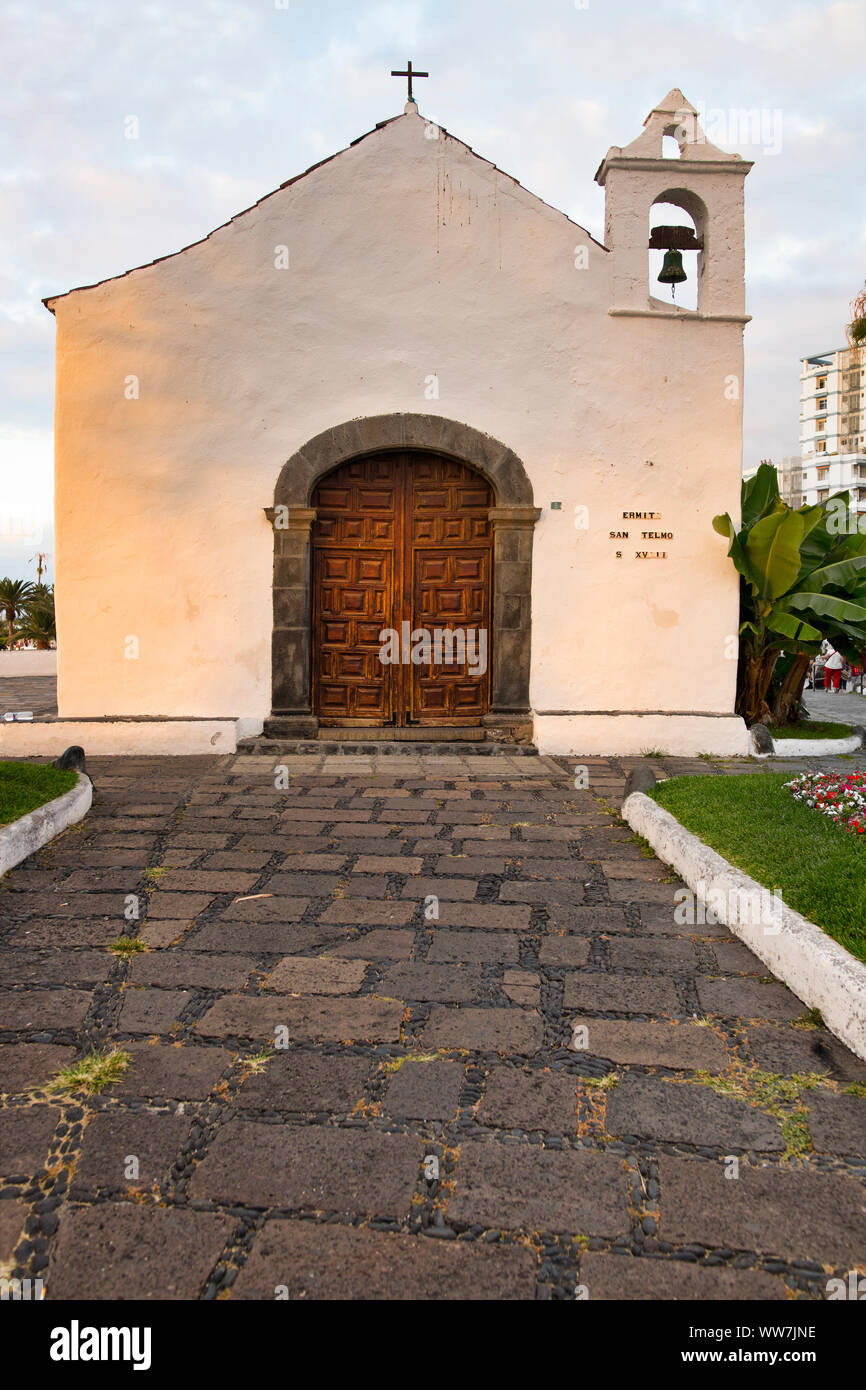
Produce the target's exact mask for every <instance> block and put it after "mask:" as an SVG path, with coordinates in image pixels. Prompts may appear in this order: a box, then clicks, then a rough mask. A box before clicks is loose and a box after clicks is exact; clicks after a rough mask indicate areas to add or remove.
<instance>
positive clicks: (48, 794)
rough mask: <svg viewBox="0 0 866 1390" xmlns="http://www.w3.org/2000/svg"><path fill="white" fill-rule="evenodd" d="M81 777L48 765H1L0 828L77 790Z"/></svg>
mask: <svg viewBox="0 0 866 1390" xmlns="http://www.w3.org/2000/svg"><path fill="white" fill-rule="evenodd" d="M77 777H78V774H77V773H75V772H61V771H60V769H59V768H57V767H51V766H50V764H46V763H0V825H8V824H9V822H10V821H13V820H18V819H19V818H20V817H21V816H26V815H27V812H28V811H35V810H36V808H37V806H44V805H45V802H46V801H53V800H54V798H55V797H56V796H62V795H63V793H64V792H68V791H69V790H70V789H71V788H72V787H74V786H75V783H76V780H77Z"/></svg>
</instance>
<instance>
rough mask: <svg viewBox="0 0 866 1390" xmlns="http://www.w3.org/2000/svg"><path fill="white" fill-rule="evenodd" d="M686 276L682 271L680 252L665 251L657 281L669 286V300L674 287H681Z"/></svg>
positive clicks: (672, 295) (674, 289)
mask: <svg viewBox="0 0 866 1390" xmlns="http://www.w3.org/2000/svg"><path fill="white" fill-rule="evenodd" d="M688 278H689V277H688V275H686V272H685V271H684V270H683V255H682V252H681V251H666V252H665V259H664V264H663V266H662V268H661V270H660V271H659V281H660V282H661V284H663V285H670V287H671V298H672V299H673V297H674V295H675V293H676V286H677V285H681V284H682V283H683V281H684V280H688Z"/></svg>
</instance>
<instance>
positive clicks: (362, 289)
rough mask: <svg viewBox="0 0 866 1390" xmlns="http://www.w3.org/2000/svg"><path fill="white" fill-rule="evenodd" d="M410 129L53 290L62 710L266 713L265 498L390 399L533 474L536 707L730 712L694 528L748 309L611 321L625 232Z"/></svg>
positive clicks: (714, 498)
mask: <svg viewBox="0 0 866 1390" xmlns="http://www.w3.org/2000/svg"><path fill="white" fill-rule="evenodd" d="M427 134H428V132H427V127H426V123H425V121H424V120H423V119H422V118H421V117H420V116H418V115H416V114H411V113H410V114H406V115H404V116H403V117H401V118H399V119H397V120H395V121H393V122H392V123H390V124H389V125H387V126H385V127H384V128H382V129H380V130H377V131H376V132H374V133H373V134H371V135H370V136H369V137H368V138H367V139H365V140H363V141H361V142H360V143H358V144H357V145H355V146H352V147H350V148H349V149H348V150H347V151H345V152H344V153H342V154H341V155H340V156H339V157H338V158H337V159H335V160H333V161H331V162H329V163H327V164H326V165H324V166H323V167H321V168H319V169H317V170H315V171H313V172H311V173H310V174H308V175H307V176H306V177H304V178H302V179H301V180H299V181H298V182H295V183H294V184H292V185H290V186H288V187H286V188H284V189H282V190H280V191H278V192H277V193H276V194H274V195H272V196H270V197H268V198H266V199H264V200H263V201H262V202H261V203H259V204H258V205H257V206H256V207H254V208H253V209H251V210H250V211H248V212H247V213H245V214H243V215H242V216H241V217H240V218H238V219H236V220H234V221H233V222H231V223H229V224H228V225H227V226H225V227H223V228H221V229H219V230H217V231H216V232H214V233H213V234H212V235H211V236H210V237H209V238H207V239H206V240H205V241H204V242H202V243H199V244H198V245H195V246H192V247H190V248H188V249H187V250H185V251H184V252H183V253H182V254H180V255H177V256H174V257H170V258H168V259H166V260H164V261H162V262H160V263H158V264H155V265H153V266H149V267H144V268H142V269H139V270H136V271H134V272H132V273H130V274H129V275H127V276H125V277H122V278H119V279H116V280H112V281H109V282H106V283H104V284H102V285H98V286H95V287H93V288H89V289H84V290H79V291H76V292H74V293H72V294H70V295H68V296H64V297H61V298H58V299H56V300H54V301H52V307H53V308H54V310H55V312H56V317H57V337H58V351H57V415H56V422H57V423H56V442H57V460H56V521H57V540H56V573H57V580H56V592H57V616H58V630H59V632H60V634H61V638H62V646H61V651H60V661H59V692H58V693H59V710H60V715H61V716H65V717H75V716H88V715H102V714H107V715H142V714H146V715H166V716H199V717H209V718H213V717H227V716H236V717H244V718H247V719H260V718H261V717H262V716H264V715H265V714H267V713H268V711H269V709H270V637H271V626H272V610H271V582H272V555H273V545H272V536H271V532H270V528H269V525H268V523H267V521H266V519H265V517H264V515H263V511H262V509H263V507H265V506H268V505H270V504H271V503H272V500H273V490H274V484H275V482H276V479H277V476H278V474H279V472H280V468H281V466H282V464H283V463H284V461H285V460H286V459H287V458H288V457H289V456H290V455H291V454H292V453H294V452H295V450H297V449H299V448H300V447H301V446H302V445H303V444H304V442H305V441H306V440H308V439H310V438H311V437H312V436H314V435H316V434H318V433H319V432H320V431H322V430H324V429H327V428H328V427H330V426H333V425H335V424H339V423H341V422H342V421H345V420H348V419H352V418H354V417H357V416H365V415H381V414H387V413H390V412H395V411H409V412H418V413H424V414H429V413H441V414H442V415H444V416H447V417H448V418H449V419H452V420H456V421H460V422H462V423H466V424H468V425H471V426H473V427H475V428H476V429H480V430H483V431H486V432H488V433H489V434H492V435H493V436H495V437H496V438H497V439H499V440H501V441H502V442H503V443H504V444H506V445H507V446H508V447H509V448H511V449H512V450H513V451H514V452H515V453H516V454H517V455H518V456H519V457H520V458H521V459H522V460H523V462H524V464H525V466H526V469H527V472H528V474H529V476H530V479H531V481H532V485H533V488H534V491H535V502H536V505H538V506H539V507H541V508H543V509H544V510H543V514H542V517H541V519H540V521H539V522H538V525H537V527H536V532H535V552H534V575H533V616H532V621H533V633H532V677H531V699H532V704H533V707H534V708H535V709H536V710H537V711H539V712H540V713H541V712H543V713H544V715H545V717H547V716H548V715H551V714H553V713H555V712H559V711H565V712H572V713H573V712H581V711H598V710H605V709H611V710H622V711H642V710H648V711H693V712H707V713H724V712H729V711H731V710H732V708H733V699H734V684H735V673H736V661H735V660H733V659H731V657H730V647H728V651H727V654H726V643H728V642H729V639H730V637H731V636H732V634H735V633H736V630H737V609H738V592H737V581H736V576H735V573H734V571H733V568H732V566H731V565H730V562H729V561H728V560H727V559H726V557H725V546H724V544H723V543H722V542H721V540H720V539H719V538H718V537H717V536H716V535H715V534H714V532H713V531H712V529H711V519H712V517H713V515H714V514H715V513H716V512H719V511H730V512H731V513H733V514H736V513H737V511H738V507H739V488H740V466H741V453H740V439H741V403H740V401H739V399H734V400H732V399H730V398H729V394H726V391H725V382H726V379H727V378H728V377H729V376H730V375H731V374H734V375H736V376H737V377H738V379H739V380H740V381H741V380H742V325H741V323H738V322H729V321H707V320H705V319H701V318H698V317H695V316H692V317H687V318H672V317H659V316H658V313H657V311H656V312H654V313H653V314H652V315H651V316H648V317H647V316H645V317H631V316H611V315H610V314H609V312H608V311H609V309H611V308H613V307H616V305H615V296H614V271H615V261H616V257H617V255H625V254H626V253H628V254H629V255H631V250H630V249H629V248H628V247H626V246H624V245H619V244H618V242H617V228H616V225H614V226H613V227H610V226H609V229H608V234H609V236H611V239H612V244H613V245H614V247H615V250H614V251H613V252H609V251H606V250H605V249H603V248H601V247H599V246H598V245H597V244H596V243H594V242H593V241H592V240H591V238H590V237H589V236H588V235H587V234H586V233H585V232H583V231H582V230H581V229H580V228H578V227H576V226H575V225H574V224H573V223H572V222H570V221H569V220H568V219H567V218H566V217H565V216H564V215H562V214H561V213H558V212H556V211H555V210H553V209H551V208H549V207H547V206H546V205H545V204H543V203H541V202H540V201H539V200H538V199H537V198H535V197H534V196H532V195H531V194H529V193H528V192H527V191H526V190H524V189H523V188H521V187H520V186H519V185H517V184H515V183H514V182H513V181H512V180H511V179H510V178H508V177H507V176H505V175H503V174H502V173H500V172H499V171H497V170H496V169H495V168H494V167H493V166H491V165H489V164H487V163H485V162H484V161H483V160H481V159H479V158H477V157H476V156H474V155H473V154H472V153H471V151H469V150H468V149H467V147H466V146H464V145H462V144H461V143H460V142H459V141H456V140H454V139H451V138H450V137H448V136H446V135H445V134H444V133H442V134H441V135H440V138H438V139H430V138H427ZM684 176H685V175H684ZM713 177H714V178H717V179H718V180H719V182H718V189H719V196H720V197H724V198H727V197H728V192H727V190H728V187H729V185H728V183H726V182H725V178H726V176H725V175H724V173H721V174H719V175H718V176H713ZM618 178H619V180H620V182H619V184H618V190H619V191H620V192H621V189H622V173H621V171H618ZM712 182H713V180H712V179H711V180H710V184H711V183H712ZM710 184H708V183H707V182H706V180H705V182H704V184H703V185H702V196H703V197H704V198H705V199H706V200H708V201H709V202H710V203H712V197H713V188H712V187H711V186H710ZM739 193H740V196H741V195H742V184H741V181H740V186H739ZM647 214H648V209H647V210H646V212H642V213H641V216H640V218H639V219H637V221H636V222H635V226H637V225H638V224H639V226H640V235H641V236H642V237H643V238H644V244H645V237H646V227H647V225H648V224H647ZM636 234H637V233H635V235H636ZM631 235H632V232H631V231H630V230H628V229H624V230H623V236H624V237H626V238H628V237H631ZM283 245H285V246H287V247H288V248H289V257H290V267H289V269H287V270H281V269H277V268H275V264H274V260H275V248H277V247H279V246H283ZM578 248H586V251H587V254H588V265H587V267H586V268H585V269H583V268H576V266H575V253H576V250H577V249H578ZM645 254H646V253H645V251H644V252H643V255H644V257H645ZM719 254H724V252H723V248H721V247H719ZM731 254H732V255H733V257H734V258H735V260H736V258H737V257H739V258H740V262H741V258H742V246H741V245H740V246H737V245H734V246H733V247H732V249H731ZM723 280H724V276H722V277H721V279H720V283H722V281H723ZM734 280H735V281H736V275H735V276H734ZM739 295H740V298H741V295H742V276H741V273H740V282H739ZM639 307H642V308H643V309H644V310H646V309H648V302H647V300H646V298H645V297H644V298H643V300H642V302H641V305H640V306H639ZM713 308H714V309H715V310H716V311H717V312H721V310H722V309H723V308H724V304H723V303H719V302H717V303H715V304H714V305H713ZM740 311H741V304H740V306H739V308H738V307H737V306H736V305H735V306H732V308H731V312H732V313H737V312H740ZM433 375H435V376H436V377H437V378H438V387H439V396H438V399H431V398H430V393H429V388H428V387H426V385H425V383H426V382H427V381H428V379H429V378H430V377H431V376H433ZM131 376H134V377H136V378H137V379H138V382H139V390H140V395H139V398H138V399H132V400H130V399H127V398H126V396H125V392H124V388H125V382H126V380H127V378H129V377H131ZM470 462H471V460H470ZM552 501H560V502H561V503H562V508H561V510H559V511H551V510H550V503H551V502H552ZM576 507H585V508H586V509H587V516H588V528H587V529H580V530H579V529H576V528H575V524H574V522H575V508H576ZM624 511H652V512H657V513H660V514H661V521H658V522H653V523H640V522H638V523H634V522H631V523H629V522H624V521H623V520H622V513H623V512H624ZM643 529H647V530H663V531H672V532H673V533H674V539H673V540H671V541H666V542H663V543H656V542H654V541H643V540H642V539H641V538H640V535H639V532H640V531H641V530H643ZM616 530H629V531H630V532H631V535H630V538H629V540H628V541H623V542H621V543H619V542H613V541H611V540H610V539H609V533H610V532H611V531H616ZM616 550H621V551H622V552H623V556H622V558H621V559H617V558H615V552H616ZM635 550H665V551H667V553H668V558H667V559H666V560H637V559H635V558H634V551H635ZM129 637H135V638H137V639H138V643H139V655H138V658H137V659H132V660H130V659H127V657H126V655H125V651H126V650H127V638H129ZM563 727H565V726H563ZM562 751H565V750H564V749H563V750H562ZM578 751H579V750H578ZM611 751H614V750H611Z"/></svg>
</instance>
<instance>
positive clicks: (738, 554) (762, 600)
mask: <svg viewBox="0 0 866 1390" xmlns="http://www.w3.org/2000/svg"><path fill="white" fill-rule="evenodd" d="M831 500H832V501H835V504H836V505H835V507H834V508H833V509H831V508H830V507H829V505H828V503H819V504H818V505H817V506H811V507H810V506H805V507H799V508H797V509H796V510H795V509H793V508H792V507H789V506H788V505H787V503H785V502H783V501H782V499H781V497H780V496H779V484H778V477H777V474H776V470H775V468H773V467H772V465H770V464H761V466H760V468H759V469H758V471H757V473H756V474H755V476H754V477H753V478H749V479H747V480H745V481H744V483H743V492H742V524H741V526H740V527H739V529H738V528H737V527H735V525H734V523H733V521H732V520H731V517H730V515H729V514H728V513H727V512H724V513H723V514H722V515H720V516H717V517H714V518H713V527H714V529H715V530H716V531H717V532H718V533H719V535H722V536H725V537H726V538H727V539H728V541H729V542H730V544H729V548H728V555H729V557H730V559H731V560H732V561H733V563H734V565H735V567H736V569H737V571H738V572H739V574H740V576H741V579H740V628H739V635H740V662H739V668H738V673H737V705H736V708H737V713H738V714H740V715H742V717H743V718H744V719H745V721H746V723H747V724H753V723H756V722H758V721H760V720H767V719H770V718H771V717H772V712H771V711H770V708H769V706H768V704H767V694H768V691H769V689H770V685H771V682H772V679H773V673H774V669H775V666H776V662H777V661H778V659H779V655H780V653H781V652H782V651H785V652H788V653H790V654H794V655H795V656H798V657H800V658H801V660H800V661H799V662H796V663H795V665H796V667H797V675H796V676H795V678H794V680H795V682H796V680H797V679H799V677H800V675H801V674H802V681H805V672H806V670H807V669H808V659H809V658H810V657H811V656H814V655H816V654H817V652H818V651H819V650H820V647H821V642H822V640H823V639H824V638H825V637H827V638H828V639H829V640H831V641H834V645H835V640H834V639H835V638H839V639H841V640H844V642H845V644H846V646H847V647H848V648H849V649H851V650H853V648H854V647H855V646H857V647H858V649H859V650H862V649H863V648H864V647H866V574H864V573H863V571H866V536H862V535H860V534H859V532H856V531H855V532H854V533H853V534H847V533H846V534H843V535H838V534H836V533H835V531H833V530H832V529H831V526H830V520H831V516H832V517H836V516H837V515H838V509H839V503H844V507H845V510H846V512H847V507H848V501H849V499H848V494H847V493H839V494H837V496H836V498H835V499H828V502H829V501H831ZM839 650H840V651H842V650H843V648H842V647H841V646H840V647H839ZM843 654H844V652H843ZM802 658H805V659H806V660H805V661H804V660H802ZM802 681H801V682H800V691H799V693H802ZM790 697H791V691H790V690H789V691H788V692H787V695H786V703H787V704H790V703H791V698H790ZM797 703H799V698H798V699H797ZM778 712H779V711H777V713H778Z"/></svg>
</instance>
